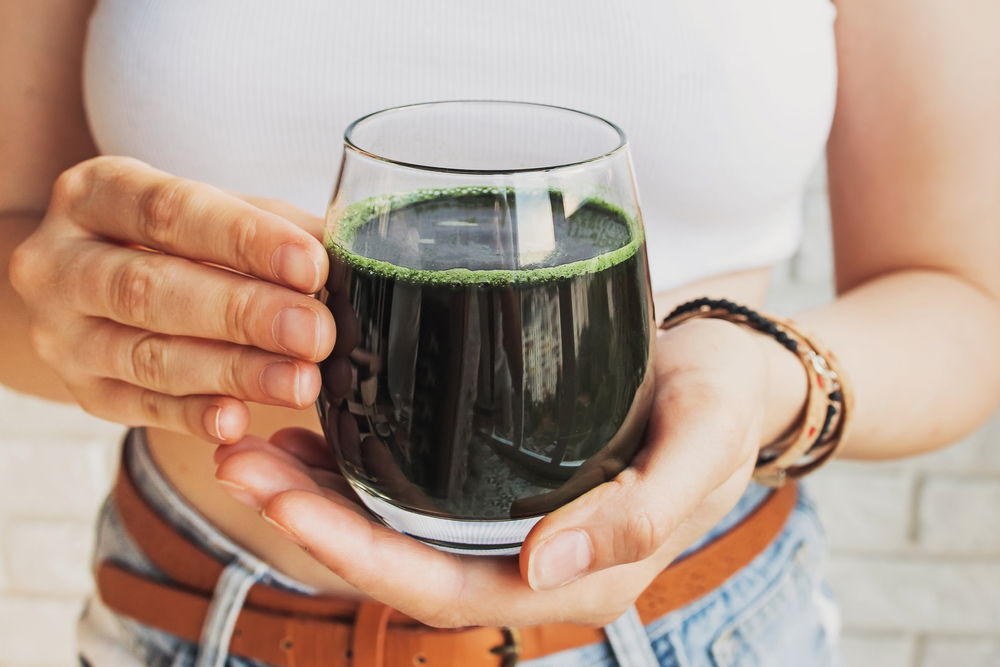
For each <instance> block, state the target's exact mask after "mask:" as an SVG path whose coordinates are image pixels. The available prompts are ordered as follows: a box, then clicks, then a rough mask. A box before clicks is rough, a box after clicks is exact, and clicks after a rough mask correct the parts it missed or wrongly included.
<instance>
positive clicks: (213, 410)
mask: <svg viewBox="0 0 1000 667" xmlns="http://www.w3.org/2000/svg"><path fill="white" fill-rule="evenodd" d="M230 412H231V411H226V410H223V409H222V408H221V407H219V406H217V405H213V406H212V407H210V408H209V409H208V410H205V415H204V416H203V417H202V419H201V423H202V426H204V427H205V430H206V431H208V434H209V435H211V436H214V437H216V438H218V439H219V440H224V441H229V440H232V439H233V438H235V437H236V435H237V433H238V431H239V429H240V425H239V424H238V423H236V421H235V420H236V419H237V415H235V414H230Z"/></svg>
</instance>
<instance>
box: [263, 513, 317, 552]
mask: <svg viewBox="0 0 1000 667" xmlns="http://www.w3.org/2000/svg"><path fill="white" fill-rule="evenodd" d="M260 518H262V519H264V521H267V522H268V523H269V524H271V525H272V526H274V527H275V528H276V529H277V530H278V532H280V533H281V534H282V535H284V536H285V537H287V538H288V539H289V540H291V541H292V542H295V543H296V544H297V545H299V546H300V547H302V548H303V549H305V548H306V545H305V544H303V543H302V540H300V539H299V536H298V535H296V534H295V533H293V532H292V531H290V530H288V529H287V528H285V527H284V526H282V525H281V524H280V523H278V522H277V521H275V520H274V519H272V518H271V517H269V516H268V515H266V514H264V513H263V512H261V513H260Z"/></svg>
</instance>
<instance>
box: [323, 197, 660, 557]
mask: <svg viewBox="0 0 1000 667" xmlns="http://www.w3.org/2000/svg"><path fill="white" fill-rule="evenodd" d="M529 209H530V210H529ZM528 216H534V217H536V218H537V219H538V220H539V221H543V222H544V224H542V225H540V228H541V229H542V230H543V231H542V233H540V234H539V233H536V232H537V230H538V229H539V226H535V225H534V224H533V223H532V221H531V220H529V219H528ZM526 235H531V238H527V239H526V238H525V237H526ZM328 248H329V250H330V258H331V278H330V281H329V283H328V285H327V290H326V291H325V293H324V294H323V295H322V297H323V298H324V299H325V300H326V303H327V304H328V305H329V306H330V308H331V310H332V311H333V312H334V315H335V317H336V319H337V324H338V342H337V346H336V348H335V350H334V353H333V355H331V357H330V358H329V359H328V360H327V361H326V362H324V363H323V365H322V369H323V375H324V383H323V390H322V392H321V396H320V402H319V409H320V414H321V418H322V420H323V424H324V429H325V431H326V435H327V439H328V441H329V442H330V443H331V445H332V446H333V448H334V450H335V452H336V454H337V456H338V459H339V461H340V463H341V468H342V470H343V472H344V474H345V475H346V476H347V478H348V479H349V480H350V481H351V483H352V485H353V486H354V487H355V489H356V490H357V491H358V492H359V495H361V496H362V499H363V500H365V502H366V503H367V504H368V505H369V507H370V508H372V509H373V510H374V511H375V512H376V513H377V514H379V515H380V516H383V517H385V516H386V514H387V513H388V514H394V515H395V514H398V513H403V514H413V515H421V516H426V517H428V518H430V517H439V518H445V519H450V520H454V521H455V522H456V526H457V528H456V532H453V533H448V536H450V539H441V538H440V537H437V538H434V539H432V538H430V537H428V535H427V534H423V535H422V534H420V530H419V529H414V530H411V531H409V532H412V533H413V534H415V536H417V537H420V538H423V539H426V540H428V541H431V542H434V543H437V544H439V545H441V546H445V547H453V548H457V549H463V548H469V544H468V543H466V542H464V541H463V539H462V537H461V534H460V533H461V530H460V528H461V523H460V522H462V521H504V520H508V521H509V520H512V519H513V520H516V519H526V518H534V517H538V516H540V515H543V514H545V513H546V512H549V511H551V510H553V509H555V508H557V507H559V506H561V505H563V504H565V503H567V502H569V501H570V500H572V499H573V498H575V497H577V496H579V495H581V494H582V493H585V492H586V491H587V490H589V489H590V488H593V487H594V486H596V485H597V484H599V483H601V482H604V481H606V480H608V479H611V478H612V477H613V476H614V475H615V474H617V473H618V472H619V471H620V470H621V469H622V468H623V467H624V466H625V465H627V463H628V461H629V460H630V458H631V456H632V454H633V453H634V452H635V450H636V448H637V447H638V446H639V444H640V442H641V438H642V434H643V430H644V426H645V421H646V416H647V412H648V408H649V404H650V399H651V394H652V373H651V369H650V363H651V358H650V342H649V341H651V340H652V338H653V336H652V333H651V329H652V326H653V325H652V305H651V300H650V291H649V285H648V278H647V271H646V253H645V245H644V243H643V237H642V232H641V228H640V226H639V225H638V224H637V223H636V222H635V221H633V220H632V219H631V218H630V217H629V216H627V215H626V214H625V213H624V212H622V211H621V210H619V209H617V208H615V207H613V206H610V205H608V204H605V203H603V202H602V201H599V200H595V199H590V200H585V201H578V200H577V201H570V200H569V198H564V197H563V195H562V193H560V192H559V191H555V190H548V191H543V192H541V193H534V195H531V196H527V195H525V194H524V193H517V194H516V195H515V194H514V193H512V192H509V191H505V190H502V189H495V188H456V189H451V190H437V191H426V192H420V193H416V194H411V195H409V196H404V197H398V198H395V199H393V200H391V201H380V202H362V203H361V204H360V205H358V204H356V205H354V206H352V207H351V208H350V209H349V210H348V212H347V213H346V214H345V216H344V217H343V218H342V219H341V221H340V223H339V226H338V231H337V234H336V235H335V236H334V237H333V238H330V239H328ZM348 248H349V249H348ZM526 260H527V261H526ZM389 518H390V519H391V518H392V517H389ZM387 522H389V523H391V524H392V523H393V521H391V520H388V521H387ZM397 523H398V522H397ZM416 525H419V522H418V523H417V524H416ZM497 546H498V545H497V544H492V545H490V547H491V548H496V547H497ZM499 546H503V545H502V544H501V545H499Z"/></svg>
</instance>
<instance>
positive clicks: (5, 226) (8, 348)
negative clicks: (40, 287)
mask: <svg viewBox="0 0 1000 667" xmlns="http://www.w3.org/2000/svg"><path fill="white" fill-rule="evenodd" d="M41 218H42V213H31V212H20V213H19V212H10V213H5V214H0V313H3V325H2V326H0V384H3V385H5V386H7V387H10V388H11V389H14V390H15V391H18V392H21V393H24V394H31V395H34V396H40V397H42V398H47V399H49V400H52V401H63V402H69V403H72V402H75V401H74V400H73V397H72V396H71V395H70V393H69V391H68V390H67V389H66V386H65V385H64V384H63V382H62V380H60V379H59V376H58V375H56V373H55V371H53V370H52V369H51V368H50V367H49V366H48V365H47V364H46V363H45V362H44V361H42V360H41V359H40V358H39V356H38V354H37V353H36V352H35V349H34V347H32V344H31V335H30V321H29V319H28V311H27V309H26V308H25V306H24V302H23V301H22V300H21V297H20V295H18V293H17V292H15V291H14V288H13V287H12V286H11V284H10V278H9V277H8V273H9V271H8V269H9V265H10V256H11V253H12V252H13V251H14V248H16V247H17V246H18V244H20V243H21V241H23V240H24V239H25V238H27V236H28V235H29V234H31V233H32V232H33V231H34V230H35V228H36V227H38V223H39V221H40V220H41Z"/></svg>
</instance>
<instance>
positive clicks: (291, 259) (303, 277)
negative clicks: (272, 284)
mask: <svg viewBox="0 0 1000 667" xmlns="http://www.w3.org/2000/svg"><path fill="white" fill-rule="evenodd" d="M271 270H272V271H274V275H275V276H277V278H278V279H279V280H281V281H282V282H285V283H287V284H289V285H292V286H293V287H297V288H299V289H302V290H305V291H310V292H311V291H312V290H313V287H315V285H316V277H317V276H318V275H319V267H318V266H317V264H316V261H315V260H313V258H312V257H310V256H309V251H307V250H306V249H305V248H303V247H302V246H301V245H299V244H297V243H286V244H285V245H283V246H281V247H280V248H278V249H277V250H275V251H274V254H273V255H271Z"/></svg>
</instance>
